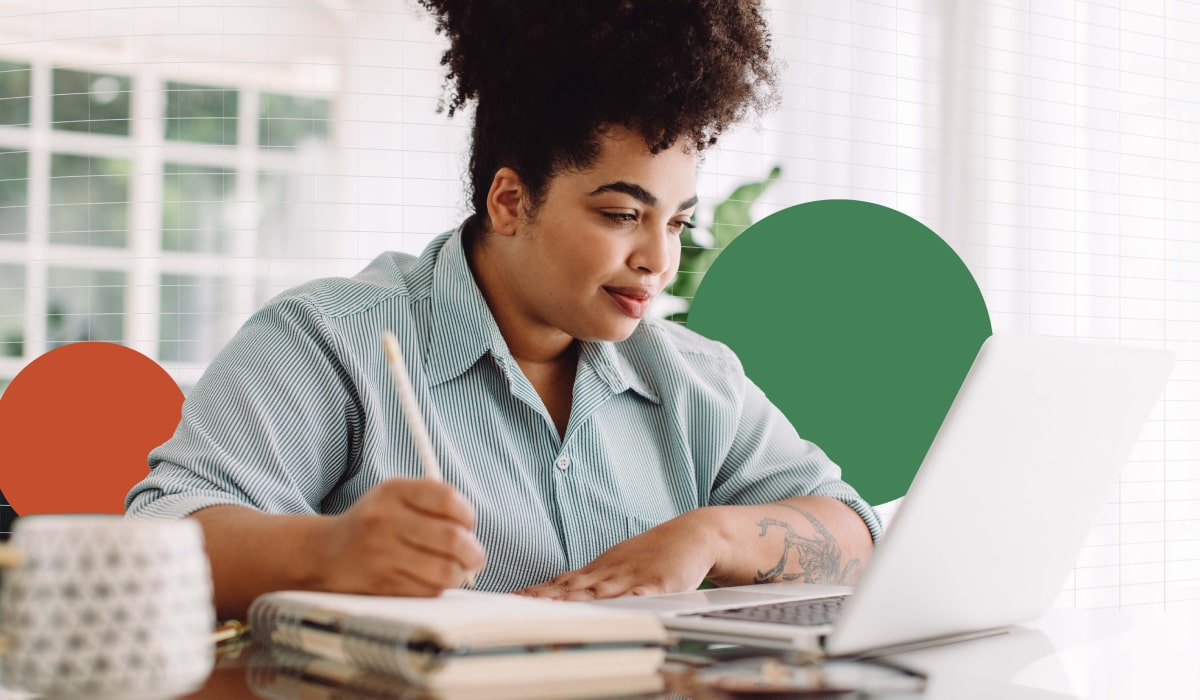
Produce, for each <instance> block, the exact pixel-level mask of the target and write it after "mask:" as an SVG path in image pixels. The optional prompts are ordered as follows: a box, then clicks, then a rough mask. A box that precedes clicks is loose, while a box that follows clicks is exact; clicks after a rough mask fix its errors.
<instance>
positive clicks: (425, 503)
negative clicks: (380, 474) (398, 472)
mask: <svg viewBox="0 0 1200 700" xmlns="http://www.w3.org/2000/svg"><path fill="white" fill-rule="evenodd" d="M384 483H385V484H396V485H395V486H393V487H392V488H395V490H396V494H397V496H398V497H399V498H400V500H401V501H402V502H403V503H404V505H406V506H408V507H409V508H411V509H413V510H416V511H419V512H421V513H424V514H425V515H429V516H431V517H435V518H445V519H447V520H453V521H455V522H457V523H458V524H459V525H462V526H463V527H465V528H467V529H468V530H474V529H475V507H474V506H472V505H471V504H470V503H468V502H467V499H465V498H463V496H462V494H461V493H459V492H458V490H457V489H455V488H454V487H453V486H451V485H450V484H447V483H446V482H444V481H434V480H432V479H391V480H389V481H387V482H384Z"/></svg>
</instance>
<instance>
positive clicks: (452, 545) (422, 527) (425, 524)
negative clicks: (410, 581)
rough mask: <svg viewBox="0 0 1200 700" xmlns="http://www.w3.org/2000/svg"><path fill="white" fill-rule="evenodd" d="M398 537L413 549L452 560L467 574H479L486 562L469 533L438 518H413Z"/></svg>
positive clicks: (485, 557)
mask: <svg viewBox="0 0 1200 700" xmlns="http://www.w3.org/2000/svg"><path fill="white" fill-rule="evenodd" d="M399 537H400V541H401V542H402V543H404V544H405V545H407V546H408V547H411V548H413V549H419V550H421V551H424V552H427V553H430V554H436V555H439V556H446V557H451V558H453V559H454V560H455V561H457V562H458V563H459V564H460V565H461V566H462V567H463V568H464V569H466V570H468V571H479V570H480V569H482V568H483V566H484V564H485V563H486V561H487V556H486V554H485V553H484V551H483V546H482V545H480V544H479V540H478V539H477V538H476V537H475V535H474V534H473V533H471V531H469V530H467V529H465V528H463V527H462V526H460V525H458V524H456V523H452V522H450V521H447V520H442V519H440V518H431V517H415V518H412V519H410V520H409V521H407V522H406V523H405V526H404V527H402V529H401V530H400V532H399Z"/></svg>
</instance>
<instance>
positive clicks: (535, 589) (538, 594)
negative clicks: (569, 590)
mask: <svg viewBox="0 0 1200 700" xmlns="http://www.w3.org/2000/svg"><path fill="white" fill-rule="evenodd" d="M516 593H517V595H523V596H526V597H528V598H550V599H552V600H562V598H563V596H564V595H566V591H564V590H563V589H562V588H560V587H558V586H554V585H546V584H542V585H540V586H531V587H529V588H522V589H521V590H519V591H517V592H516Z"/></svg>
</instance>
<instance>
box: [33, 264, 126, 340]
mask: <svg viewBox="0 0 1200 700" xmlns="http://www.w3.org/2000/svg"><path fill="white" fill-rule="evenodd" d="M47 281H48V285H47V289H46V349H47V350H53V349H54V348H56V347H58V346H60V345H66V344H67V343H75V342H79V341H81V340H103V341H107V342H110V343H120V342H122V341H123V340H124V338H125V273H124V272H119V271H117V270H84V269H78V268H70V267H51V268H50V269H49V270H48V271H47Z"/></svg>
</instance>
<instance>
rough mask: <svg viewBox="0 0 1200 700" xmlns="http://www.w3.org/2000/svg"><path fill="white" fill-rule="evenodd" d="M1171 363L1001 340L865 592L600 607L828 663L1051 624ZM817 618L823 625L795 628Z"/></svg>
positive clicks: (700, 596) (872, 563)
mask: <svg viewBox="0 0 1200 700" xmlns="http://www.w3.org/2000/svg"><path fill="white" fill-rule="evenodd" d="M1173 362H1174V360H1173V357H1172V355H1171V354H1170V353H1169V352H1166V351H1163V350H1156V349H1144V348H1132V347H1125V346H1121V345H1114V344H1103V343H1092V342H1085V341H1076V340H1063V339H1054V338H1044V337H1036V336H1008V335H997V336H992V337H990V338H988V339H987V341H986V342H985V343H984V344H983V347H982V348H981V349H980V351H979V354H978V356H977V357H976V358H975V362H974V363H973V364H972V366H971V369H970V371H969V372H968V373H967V376H966V379H965V380H964V381H963V385H962V387H961V388H960V389H959V392H958V395H957V396H956V397H955V399H954V403H953V404H952V405H951V407H950V410H949V412H948V413H947V415H946V418H945V420H944V421H943V422H942V425H941V428H940V429H939V430H938V433H937V436H936V437H935V438H934V440H933V443H932V445H931V446H930V448H929V452H928V453H927V454H926V455H925V459H924V461H923V462H922V464H921V468H920V470H919V471H918V472H917V475H916V477H915V478H914V479H913V482H912V485H911V486H910V487H909V491H908V494H907V495H906V496H905V497H904V498H903V500H902V503H901V504H900V506H899V508H898V510H897V511H896V513H895V516H894V518H893V520H892V522H891V524H890V525H889V527H888V529H887V532H886V534H885V536H884V537H883V538H882V539H881V540H880V541H879V542H878V543H877V545H876V547H875V551H874V553H873V554H872V555H871V558H870V559H869V560H868V563H867V566H866V568H865V570H864V571H863V574H862V577H861V578H860V579H859V581H858V585H857V587H855V588H853V589H851V588H848V587H843V586H826V585H815V584H798V583H776V584H761V585H754V586H737V587H731V588H721V589H713V590H702V591H693V592H688V593H676V594H669V595H661V596H647V597H641V598H632V597H627V598H617V599H613V600H609V601H598V602H597V603H595V604H599V605H605V606H612V607H623V608H633V609H641V610H650V611H654V612H656V613H658V614H659V616H660V617H661V618H662V620H663V622H664V624H665V626H666V627H667V628H668V629H669V630H672V631H673V632H674V633H676V634H677V635H678V636H679V637H681V638H684V639H696V640H707V641H716V642H729V643H737V644H750V645H755V646H767V647H783V648H789V649H801V650H804V649H809V650H813V651H815V652H817V653H819V654H823V655H828V656H856V655H864V654H869V653H872V652H882V651H884V650H887V651H889V652H890V651H895V650H897V649H900V648H904V647H907V646H924V645H928V644H931V643H940V642H945V641H956V640H959V639H963V638H968V637H973V636H980V635H984V634H990V633H995V632H997V631H1003V630H1004V629H1005V628H1007V627H1008V626H1010V625H1013V624H1015V623H1018V622H1023V621H1026V620H1030V619H1033V618H1036V617H1039V616H1041V615H1043V614H1044V613H1045V612H1046V611H1047V610H1048V609H1049V607H1050V606H1051V605H1052V603H1053V601H1054V599H1055V597H1056V596H1057V594H1058V592H1059V590H1060V589H1061V588H1062V585H1063V582H1064V581H1065V580H1066V577H1067V574H1068V573H1069V572H1070V569H1071V566H1072V564H1073V563H1074V560H1075V557H1076V555H1077V553H1078V551H1079V549H1080V547H1081V546H1082V545H1083V543H1084V541H1085V539H1086V538H1087V535H1088V531H1089V529H1090V528H1091V525H1092V523H1093V522H1095V520H1096V519H1097V517H1098V516H1099V514H1100V510H1101V508H1102V507H1103V505H1104V502H1105V499H1106V496H1108V494H1109V493H1110V491H1111V488H1112V485H1113V483H1114V480H1115V477H1116V475H1117V473H1118V471H1119V470H1120V468H1121V466H1122V464H1124V462H1125V460H1126V458H1127V457H1128V456H1129V453H1130V451H1131V449H1132V448H1133V445H1134V443H1135V442H1136V441H1137V439H1138V436H1139V434H1140V433H1141V431H1142V429H1143V426H1145V425H1146V420H1147V418H1148V417H1149V415H1150V412H1151V410H1152V409H1153V408H1154V406H1155V403H1156V402H1157V400H1158V398H1159V396H1160V395H1161V393H1162V390H1163V386H1164V385H1165V383H1166V381H1167V377H1168V375H1169V374H1170V372H1171V366H1172V364H1173ZM868 439H869V437H868ZM851 593H852V595H851ZM809 609H815V612H816V614H815V616H813V617H812V618H810V619H808V620H806V621H804V622H798V621H796V620H795V619H793V618H794V617H795V615H796V613H797V611H799V612H801V613H803V612H805V611H806V610H809Z"/></svg>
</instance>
